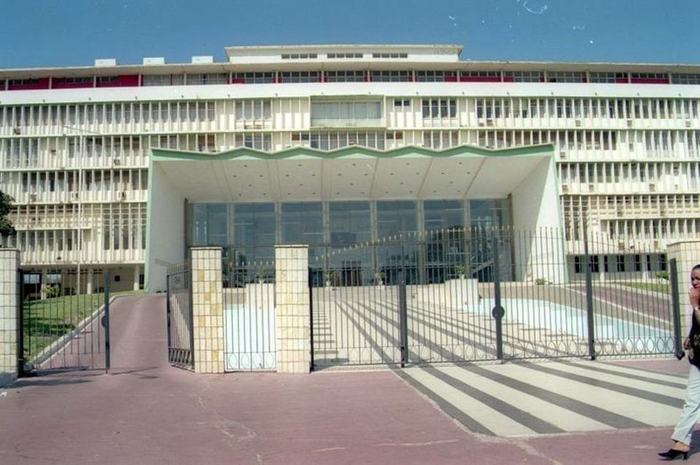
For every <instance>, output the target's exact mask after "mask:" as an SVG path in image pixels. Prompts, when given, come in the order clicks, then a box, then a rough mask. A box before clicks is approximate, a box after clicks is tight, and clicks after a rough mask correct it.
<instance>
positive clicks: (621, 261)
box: [615, 255, 625, 273]
mask: <svg viewBox="0 0 700 465" xmlns="http://www.w3.org/2000/svg"><path fill="white" fill-rule="evenodd" d="M615 262H616V263H617V271H618V272H620V273H624V271H625V256H624V255H616V256H615Z"/></svg>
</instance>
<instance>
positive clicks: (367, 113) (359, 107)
mask: <svg viewBox="0 0 700 465" xmlns="http://www.w3.org/2000/svg"><path fill="white" fill-rule="evenodd" d="M381 117H382V103H381V102H355V101H347V102H311V124H312V125H322V124H325V123H327V122H329V121H335V122H339V121H352V120H358V121H363V120H364V121H366V120H379V119H381Z"/></svg>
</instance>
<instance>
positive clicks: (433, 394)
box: [0, 296, 694, 465]
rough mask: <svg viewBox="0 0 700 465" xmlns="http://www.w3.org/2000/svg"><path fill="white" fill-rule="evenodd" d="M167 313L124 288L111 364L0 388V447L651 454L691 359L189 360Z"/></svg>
mask: <svg viewBox="0 0 700 465" xmlns="http://www.w3.org/2000/svg"><path fill="white" fill-rule="evenodd" d="M164 317H165V311H164V298H163V297H162V296H147V297H140V298H132V297H128V298H127V297H123V298H119V299H118V300H117V301H116V302H115V304H114V305H113V307H112V335H113V336H112V342H113V354H112V365H113V370H112V372H111V374H109V375H104V374H103V373H102V372H101V371H67V372H59V373H51V374H49V375H45V376H38V377H33V378H24V379H22V380H20V381H18V382H17V383H15V384H14V385H13V386H11V387H9V388H5V389H3V390H2V391H1V392H2V394H1V395H0V463H8V464H18V465H24V464H44V463H70V464H78V463H80V464H98V463H99V464H140V463H148V464H176V465H177V464H192V463H202V464H203V463H207V464H231V463H235V464H248V463H249V464H256V465H257V464H282V463H284V464H305V465H307V464H331V463H332V464H360V463H362V464H390V463H402V464H427V463H431V464H433V463H434V464H465V463H474V464H491V463H493V464H502V463H509V464H512V463H516V464H517V463H523V464H524V463H527V464H550V465H551V464H584V463H585V464H618V463H629V462H634V463H636V464H646V463H657V458H656V451H657V450H661V449H663V448H667V447H668V446H669V445H670V441H669V439H668V436H669V435H670V426H671V425H672V424H673V422H674V421H675V420H676V418H677V417H678V409H679V407H680V405H681V403H682V400H681V399H682V396H683V389H684V384H685V373H686V370H687V362H686V361H685V360H683V361H681V362H678V361H676V360H669V359H649V360H627V361H617V362H612V361H604V362H589V361H585V360H568V361H558V362H538V363H526V362H518V363H506V364H495V363H476V364H475V363H472V364H466V365H454V364H437V365H427V366H420V367H410V368H407V369H403V370H392V369H386V368H381V369H375V370H352V371H350V370H321V371H319V372H316V373H312V374H311V375H280V374H274V373H232V374H226V375H195V374H193V373H190V372H188V371H184V370H180V369H177V368H172V367H170V366H168V365H167V360H166V351H165V319H164ZM693 459H694V457H691V460H693Z"/></svg>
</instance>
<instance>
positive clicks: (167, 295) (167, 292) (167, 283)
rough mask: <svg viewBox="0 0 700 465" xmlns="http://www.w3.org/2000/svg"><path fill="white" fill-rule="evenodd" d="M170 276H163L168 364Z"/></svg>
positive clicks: (169, 344) (170, 342) (170, 343)
mask: <svg viewBox="0 0 700 465" xmlns="http://www.w3.org/2000/svg"><path fill="white" fill-rule="evenodd" d="M170 312H171V310H170V274H166V275H165V333H166V338H167V339H168V347H167V348H166V350H167V351H168V362H170V347H171V346H172V341H171V340H170Z"/></svg>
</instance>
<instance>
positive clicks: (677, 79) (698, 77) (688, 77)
mask: <svg viewBox="0 0 700 465" xmlns="http://www.w3.org/2000/svg"><path fill="white" fill-rule="evenodd" d="M671 83H672V84H691V85H693V84H694V85H698V84H700V74H685V73H683V74H681V73H678V74H672V75H671Z"/></svg>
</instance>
